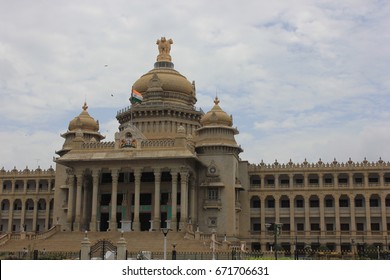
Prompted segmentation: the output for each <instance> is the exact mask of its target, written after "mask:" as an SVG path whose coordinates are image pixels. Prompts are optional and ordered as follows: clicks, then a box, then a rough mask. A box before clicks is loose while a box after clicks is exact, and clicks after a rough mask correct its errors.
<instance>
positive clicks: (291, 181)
mask: <svg viewBox="0 0 390 280" xmlns="http://www.w3.org/2000/svg"><path fill="white" fill-rule="evenodd" d="M288 178H289V180H288V185H289V188H290V189H292V188H294V174H289V175H288Z"/></svg>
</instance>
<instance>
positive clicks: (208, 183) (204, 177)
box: [195, 98, 242, 237]
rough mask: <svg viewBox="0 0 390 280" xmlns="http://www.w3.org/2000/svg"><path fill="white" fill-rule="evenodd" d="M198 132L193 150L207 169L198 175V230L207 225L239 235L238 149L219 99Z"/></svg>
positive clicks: (231, 234) (229, 234)
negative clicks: (200, 205) (201, 205)
mask: <svg viewBox="0 0 390 280" xmlns="http://www.w3.org/2000/svg"><path fill="white" fill-rule="evenodd" d="M200 123H201V127H200V128H199V129H197V131H196V132H197V136H196V138H195V150H196V152H197V156H198V158H199V160H200V161H201V162H202V164H203V165H204V166H205V167H206V168H205V169H204V170H203V172H201V174H200V178H199V179H200V182H201V184H200V186H201V188H200V189H201V191H200V193H199V196H198V200H199V201H202V200H203V201H204V202H203V207H202V208H203V209H202V215H203V217H202V220H203V221H206V223H205V224H203V225H200V226H201V231H207V230H209V228H210V226H211V227H212V228H214V229H216V231H217V232H219V233H225V234H226V235H227V236H228V237H235V236H238V235H239V222H240V215H239V213H240V212H241V206H240V202H239V198H240V195H239V193H240V191H241V190H242V187H241V184H240V182H239V180H238V178H239V177H240V176H239V161H240V159H239V154H240V153H241V152H242V149H241V147H240V146H239V145H238V144H237V142H236V140H235V139H234V136H235V135H236V134H238V130H237V129H236V128H233V127H232V125H233V119H232V117H231V116H229V115H228V114H226V112H225V111H223V110H222V109H221V107H220V106H219V100H218V98H215V100H214V107H213V108H212V109H211V110H210V111H209V112H207V113H206V114H205V115H204V116H203V117H202V118H201V120H200Z"/></svg>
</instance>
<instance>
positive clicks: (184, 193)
mask: <svg viewBox="0 0 390 280" xmlns="http://www.w3.org/2000/svg"><path fill="white" fill-rule="evenodd" d="M188 175H189V174H188V171H180V183H181V190H180V192H181V193H180V201H181V203H180V223H179V228H180V230H182V231H183V230H185V228H186V224H187V219H188V215H187V210H188Z"/></svg>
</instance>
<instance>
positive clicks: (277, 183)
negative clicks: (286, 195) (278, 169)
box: [274, 173, 279, 189]
mask: <svg viewBox="0 0 390 280" xmlns="http://www.w3.org/2000/svg"><path fill="white" fill-rule="evenodd" d="M274 178H275V189H279V174H277V173H275V174H274Z"/></svg>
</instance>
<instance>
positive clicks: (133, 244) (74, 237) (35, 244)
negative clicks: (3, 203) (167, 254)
mask: <svg viewBox="0 0 390 280" xmlns="http://www.w3.org/2000/svg"><path fill="white" fill-rule="evenodd" d="M84 237H85V234H84V233H83V232H57V233H55V234H54V235H52V236H50V237H48V238H47V239H35V240H27V239H10V240H8V241H7V242H6V243H5V244H4V245H2V246H0V251H2V252H20V251H22V250H23V248H27V249H28V250H29V251H32V250H39V251H42V250H43V249H45V250H46V251H47V252H54V251H57V252H60V251H62V252H78V251H79V250H80V245H81V241H82V240H83V239H84ZM87 237H88V239H89V241H90V242H91V245H93V244H95V243H96V242H97V241H98V240H101V239H108V240H110V241H111V242H112V243H113V244H114V245H116V243H117V242H118V241H119V239H120V237H121V233H120V232H88V234H87ZM123 237H124V238H125V240H126V242H127V250H128V251H129V252H140V251H152V252H163V249H164V248H163V246H164V235H163V234H162V233H161V232H157V231H153V232H147V231H145V232H125V233H123ZM173 244H175V245H176V250H177V251H178V252H180V251H182V252H210V245H209V242H206V241H200V240H195V239H193V238H186V235H185V233H184V232H169V233H168V235H167V249H168V250H172V245H173Z"/></svg>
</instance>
